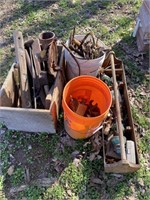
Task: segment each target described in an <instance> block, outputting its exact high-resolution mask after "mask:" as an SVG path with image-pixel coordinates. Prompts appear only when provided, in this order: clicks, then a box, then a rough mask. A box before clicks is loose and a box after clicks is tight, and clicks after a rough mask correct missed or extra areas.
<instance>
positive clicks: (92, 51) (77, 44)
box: [68, 28, 104, 60]
mask: <svg viewBox="0 0 150 200" xmlns="http://www.w3.org/2000/svg"><path fill="white" fill-rule="evenodd" d="M68 50H69V51H70V52H72V54H73V55H75V56H76V57H79V58H82V59H87V60H89V59H96V58H98V57H100V56H101V55H103V53H102V51H103V50H104V47H102V46H100V44H99V40H98V38H96V37H95V35H94V33H93V32H89V33H87V34H86V35H85V36H83V38H82V39H78V38H77V37H76V35H75V28H74V30H73V31H72V32H71V34H70V38H69V44H68Z"/></svg>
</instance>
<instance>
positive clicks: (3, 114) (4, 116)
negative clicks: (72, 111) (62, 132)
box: [0, 107, 56, 133]
mask: <svg viewBox="0 0 150 200" xmlns="http://www.w3.org/2000/svg"><path fill="white" fill-rule="evenodd" d="M0 122H4V124H5V125H6V127H7V128H8V129H11V130H17V131H26V132H48V133H56V130H55V127H54V123H53V121H52V116H51V115H50V113H49V111H48V110H43V109H27V108H26V109H25V108H8V107H0Z"/></svg>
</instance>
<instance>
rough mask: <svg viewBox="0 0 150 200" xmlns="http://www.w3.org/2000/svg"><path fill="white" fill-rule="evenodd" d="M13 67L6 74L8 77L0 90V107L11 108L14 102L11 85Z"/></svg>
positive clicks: (12, 86) (12, 85)
mask: <svg viewBox="0 0 150 200" xmlns="http://www.w3.org/2000/svg"><path fill="white" fill-rule="evenodd" d="M14 65H15V64H13V65H12V67H11V69H10V70H9V72H8V75H7V77H6V79H5V81H4V83H3V85H2V87H1V89H0V106H6V107H12V106H13V101H14V83H13V78H12V76H13V71H14Z"/></svg>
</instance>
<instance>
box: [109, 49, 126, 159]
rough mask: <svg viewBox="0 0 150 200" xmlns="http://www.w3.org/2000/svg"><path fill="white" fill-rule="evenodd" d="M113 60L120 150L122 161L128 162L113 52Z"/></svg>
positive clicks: (111, 58)
mask: <svg viewBox="0 0 150 200" xmlns="http://www.w3.org/2000/svg"><path fill="white" fill-rule="evenodd" d="M110 60H111V68H112V76H113V86H114V95H115V106H116V115H117V124H118V132H119V138H120V144H121V145H120V148H121V159H122V160H126V153H125V146H124V138H123V130H122V122H121V111H120V106H119V93H118V84H117V80H116V72H115V64H114V54H113V52H112V53H111V54H110Z"/></svg>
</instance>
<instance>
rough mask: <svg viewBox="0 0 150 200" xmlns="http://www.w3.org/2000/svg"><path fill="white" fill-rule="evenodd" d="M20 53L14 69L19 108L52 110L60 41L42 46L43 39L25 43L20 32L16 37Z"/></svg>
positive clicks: (15, 33)
mask: <svg viewBox="0 0 150 200" xmlns="http://www.w3.org/2000/svg"><path fill="white" fill-rule="evenodd" d="M13 37H14V43H15V53H16V60H17V62H16V64H15V66H14V69H15V70H14V73H13V79H14V85H15V90H14V91H15V92H14V93H15V101H14V106H15V107H22V108H41V109H43V108H45V109H49V106H50V102H51V98H52V91H53V87H52V86H53V83H54V81H55V78H56V75H57V71H58V70H59V67H58V47H57V40H56V38H53V39H52V41H51V42H50V43H47V44H46V45H45V44H44V45H42V44H41V43H40V41H39V38H36V39H33V38H28V41H26V42H25V43H24V41H23V36H22V33H21V32H20V31H14V34H13Z"/></svg>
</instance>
